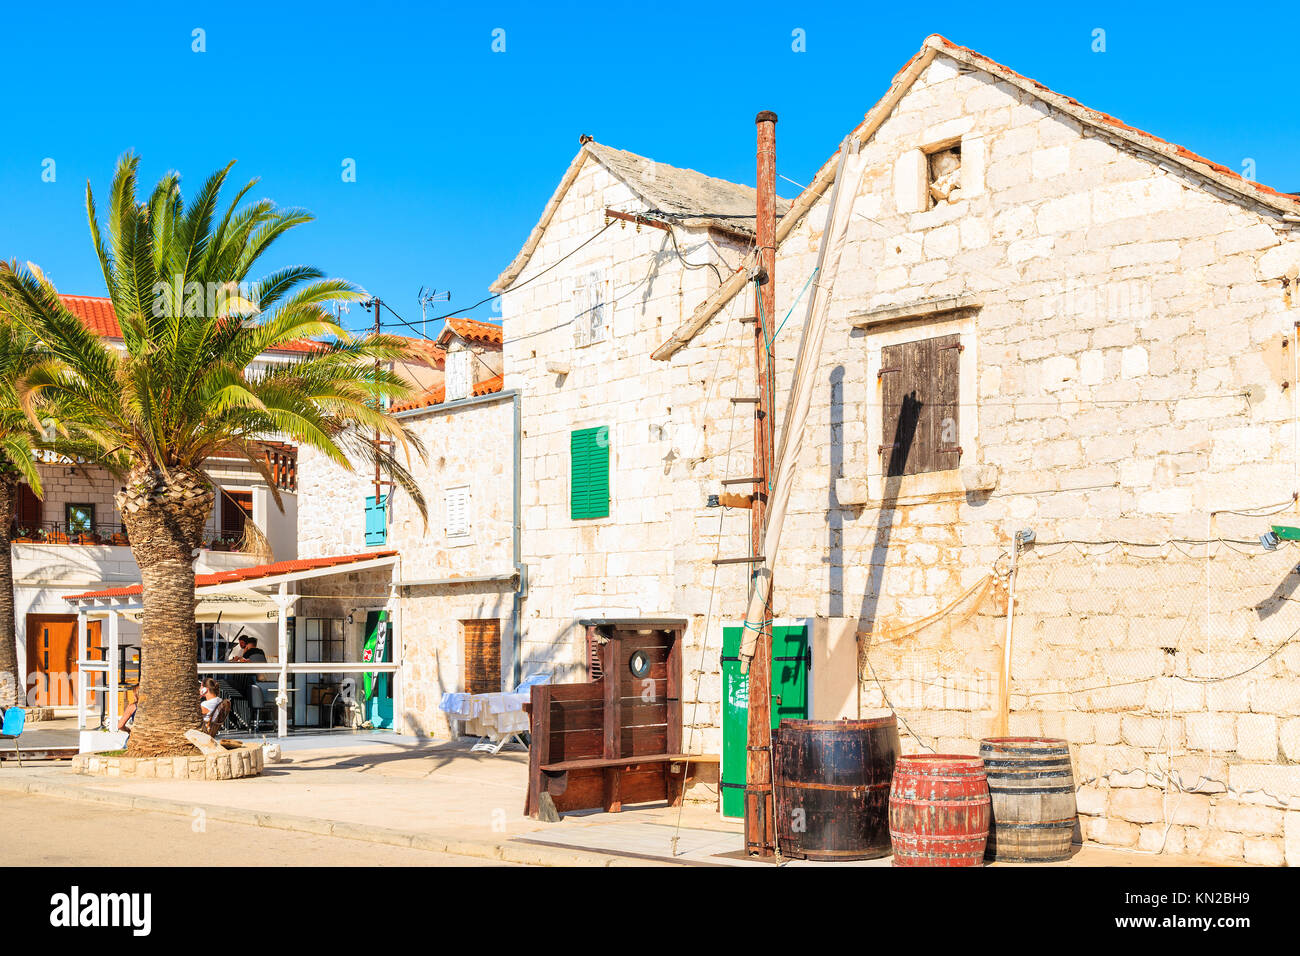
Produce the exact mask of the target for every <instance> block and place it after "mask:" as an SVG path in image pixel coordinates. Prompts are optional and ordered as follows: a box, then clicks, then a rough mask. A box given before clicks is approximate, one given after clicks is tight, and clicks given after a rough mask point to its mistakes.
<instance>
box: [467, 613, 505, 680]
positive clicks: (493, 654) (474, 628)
mask: <svg viewBox="0 0 1300 956" xmlns="http://www.w3.org/2000/svg"><path fill="white" fill-rule="evenodd" d="M460 626H461V629H462V630H463V631H464V635H465V692H466V693H467V694H498V693H500V692H501V622H500V621H499V620H497V619H496V618H491V619H488V620H474V621H461V622H460Z"/></svg>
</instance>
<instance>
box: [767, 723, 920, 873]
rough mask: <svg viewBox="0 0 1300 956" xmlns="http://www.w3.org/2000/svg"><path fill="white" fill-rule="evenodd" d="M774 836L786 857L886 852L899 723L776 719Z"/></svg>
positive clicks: (840, 856)
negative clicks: (779, 722) (778, 724)
mask: <svg viewBox="0 0 1300 956" xmlns="http://www.w3.org/2000/svg"><path fill="white" fill-rule="evenodd" d="M772 738H773V739H772V746H773V748H774V752H775V758H776V779H775V780H774V781H773V785H774V789H775V797H776V800H775V803H776V835H777V843H778V845H779V847H780V850H781V854H782V855H783V856H786V857H790V858H792V859H799V860H802V859H808V860H870V859H873V858H875V857H881V856H888V855H889V820H888V805H889V781H890V778H891V777H892V776H893V773H894V761H895V760H897V759H898V749H899V747H898V722H897V720H895V718H894V716H893V715H892V714H890V715H888V716H886V717H876V718H872V719H870V720H783V721H781V726H780V727H779V728H777V731H776V732H775V733H774V734H773V735H772Z"/></svg>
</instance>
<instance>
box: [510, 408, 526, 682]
mask: <svg viewBox="0 0 1300 956" xmlns="http://www.w3.org/2000/svg"><path fill="white" fill-rule="evenodd" d="M520 400H521V399H520V394H519V390H518V389H515V393H514V396H513V397H512V398H511V404H512V405H513V406H514V429H513V432H514V434H513V436H512V438H513V441H512V445H513V450H514V470H515V471H514V506H513V508H514V528H513V529H512V530H513V536H514V564H515V574H516V575H518V580H517V582H516V584H515V596H514V658H515V670H514V684H513V686H514V687H518V686H519V685H520V684H521V683H523V680H524V635H523V613H524V598H525V597H527V596H528V570H527V569H526V568H525V567H524V562H523V526H522V521H521V518H520V501H521V500H522V493H521V489H522V487H523V463H522V459H523V450H522V448H521V447H520V438H521V437H522V434H523V428H522V426H521V416H522V412H521V409H520Z"/></svg>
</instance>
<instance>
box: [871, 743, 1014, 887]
mask: <svg viewBox="0 0 1300 956" xmlns="http://www.w3.org/2000/svg"><path fill="white" fill-rule="evenodd" d="M988 837H989V785H988V781H987V780H986V779H985V777H984V762H983V761H982V760H980V758H979V757H969V756H965V755H962V754H913V755H912V756H910V757H899V758H898V762H897V763H896V764H895V765H894V782H893V785H892V786H891V787H890V790H889V839H890V842H891V843H892V844H893V847H894V866H981V865H983V863H984V848H985V845H986V844H987V842H988Z"/></svg>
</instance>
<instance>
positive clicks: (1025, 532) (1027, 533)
mask: <svg viewBox="0 0 1300 956" xmlns="http://www.w3.org/2000/svg"><path fill="white" fill-rule="evenodd" d="M1033 543H1034V529H1033V528H1022V529H1021V530H1019V531H1017V532H1016V544H1018V545H1019V546H1020V547H1022V548H1023V547H1025V545H1029V544H1033Z"/></svg>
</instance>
